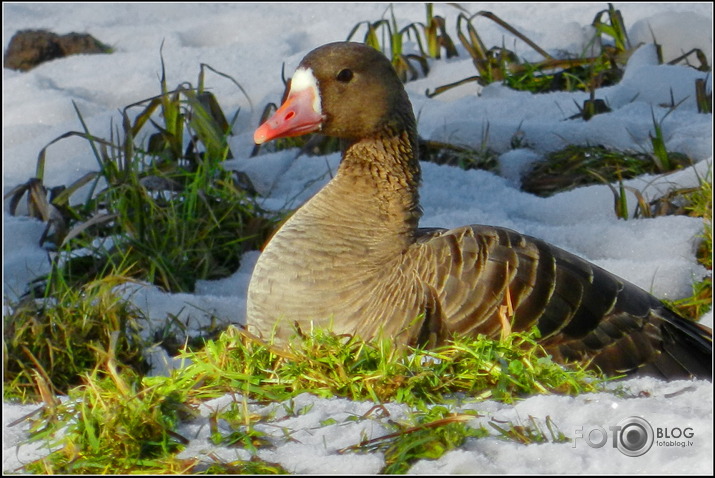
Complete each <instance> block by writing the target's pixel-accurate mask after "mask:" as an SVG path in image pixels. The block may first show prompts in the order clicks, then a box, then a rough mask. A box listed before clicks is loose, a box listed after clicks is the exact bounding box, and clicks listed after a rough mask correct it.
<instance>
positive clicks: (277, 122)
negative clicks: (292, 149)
mask: <svg viewBox="0 0 715 478" xmlns="http://www.w3.org/2000/svg"><path fill="white" fill-rule="evenodd" d="M316 94H317V93H316V90H315V88H304V89H302V90H300V91H296V92H293V91H291V92H290V94H289V95H288V98H286V100H285V102H284V103H283V104H282V105H281V107H280V108H278V110H277V111H276V112H275V113H273V116H271V117H270V118H268V120H267V121H266V122H265V123H263V124H262V125H261V126H259V127H258V129H257V130H256V132H255V133H253V141H255V142H256V144H263V143H265V142H266V141H270V140H272V139H276V138H289V137H292V136H300V135H303V134H307V133H312V132H315V131H318V130H319V129H320V127H321V124H322V122H323V115H322V114H320V112H316V111H315V107H314V104H315V99H316V96H315V95H316Z"/></svg>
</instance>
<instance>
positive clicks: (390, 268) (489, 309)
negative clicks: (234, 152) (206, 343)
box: [247, 43, 712, 378]
mask: <svg viewBox="0 0 715 478" xmlns="http://www.w3.org/2000/svg"><path fill="white" fill-rule="evenodd" d="M318 130H320V131H321V132H322V133H323V134H326V135H329V136H335V137H339V138H342V139H344V140H346V142H347V148H346V150H345V152H344V155H343V160H342V162H341V164H340V167H339V169H338V173H337V175H336V176H335V178H334V179H333V180H332V181H330V182H329V183H328V184H327V185H326V186H325V187H324V188H323V189H322V190H321V191H320V192H318V194H316V195H315V196H314V197H313V198H312V199H310V200H309V201H308V202H307V203H306V204H305V205H303V206H302V207H301V208H300V209H298V210H297V211H296V212H295V214H294V215H293V216H292V217H291V218H290V219H289V220H288V221H287V222H286V223H285V224H284V225H283V227H282V228H281V229H280V230H279V231H278V232H277V233H276V234H275V236H274V237H273V238H272V239H271V241H270V242H269V243H268V245H267V246H266V248H265V250H264V251H263V253H262V254H261V256H260V258H259V260H258V263H257V264H256V268H255V271H254V273H253V277H252V278H251V283H250V286H249V290H248V305H247V326H248V327H249V330H251V331H252V332H254V333H257V334H259V335H261V336H263V337H265V338H271V337H274V338H275V339H277V340H278V341H279V342H280V341H285V340H286V339H288V338H289V336H290V334H291V333H293V332H294V330H295V325H296V324H297V325H298V327H299V328H300V329H302V330H309V329H310V328H311V326H313V325H316V326H320V327H330V328H332V330H333V331H335V332H337V333H347V334H355V335H358V336H360V337H361V338H363V339H371V338H374V337H376V336H378V335H380V334H384V335H386V336H388V337H392V338H393V340H394V342H395V344H396V346H401V345H406V344H409V345H415V344H439V343H441V342H443V341H444V340H446V339H448V338H449V337H450V336H451V335H452V334H454V333H465V334H479V333H482V334H486V335H489V336H492V337H498V336H499V334H500V333H502V330H503V329H504V325H505V324H504V323H503V320H502V319H501V318H500V309H501V310H503V307H504V306H510V307H512V308H513V317H512V323H511V329H512V330H514V331H521V330H528V329H530V328H531V327H532V326H533V325H537V326H538V328H539V329H540V332H541V334H542V339H541V340H542V344H543V345H544V346H545V348H546V350H547V351H548V352H549V353H551V354H553V357H554V359H555V360H557V361H560V362H564V363H565V362H569V361H578V362H583V363H591V364H592V365H593V366H596V367H599V368H600V369H602V370H603V371H604V372H606V373H609V374H620V373H634V372H640V373H648V374H654V375H658V376H662V377H666V378H684V377H690V376H696V377H704V378H710V376H711V373H712V338H711V336H712V332H711V331H710V330H709V329H707V328H706V327H703V326H700V325H697V324H694V323H692V322H689V321H687V320H685V319H683V318H681V317H679V316H677V315H675V314H674V313H672V312H671V311H669V310H668V309H666V308H665V307H664V306H663V305H662V304H661V303H660V301H658V300H657V299H656V298H654V297H653V296H651V295H650V294H648V293H646V292H645V291H643V290H642V289H640V288H638V287H636V286H635V285H633V284H630V283H628V282H626V281H624V280H622V279H620V278H618V277H616V276H614V275H613V274H611V273H609V272H607V271H605V270H603V269H601V268H599V267H597V266H595V265H593V264H591V263H589V262H588V261H585V260H583V259H581V258H579V257H577V256H575V255H573V254H570V253H568V252H566V251H563V250H561V249H559V248H557V247H554V246H552V245H549V244H547V243H545V242H543V241H541V240H539V239H535V238H533V237H528V236H525V235H522V234H519V233H517V232H514V231H511V230H508V229H503V228H498V227H490V226H480V225H472V226H464V227H460V228H456V229H452V230H443V229H420V228H418V221H419V217H420V214H421V212H420V208H419V199H418V187H419V181H420V165H419V161H418V158H417V135H416V130H415V120H414V115H413V112H412V106H411V104H410V102H409V99H408V97H407V94H406V93H405V90H404V88H403V86H402V83H401V82H400V81H399V79H398V78H397V75H396V74H395V73H394V71H393V69H392V66H391V64H390V62H389V61H388V60H387V59H386V58H385V57H384V56H383V55H382V54H381V53H379V52H377V51H376V50H374V49H372V48H370V47H367V46H365V45H362V44H356V43H333V44H329V45H326V46H323V47H321V48H318V49H316V50H314V51H313V52H311V53H309V54H308V55H307V56H306V57H305V58H304V59H303V61H302V62H301V64H300V66H299V68H298V70H297V71H296V74H295V75H294V76H293V81H292V85H291V89H290V91H289V94H288V97H287V99H286V101H285V103H284V104H283V106H281V108H280V109H279V110H278V111H277V112H276V114H275V115H274V116H273V117H272V118H270V119H269V120H268V121H267V122H266V123H264V124H263V125H262V126H261V127H260V128H259V129H258V130H257V131H256V134H255V140H256V142H257V143H262V142H265V141H268V140H271V139H274V138H278V137H285V136H295V135H299V134H304V133H308V132H311V131H318Z"/></svg>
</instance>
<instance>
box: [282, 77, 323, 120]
mask: <svg viewBox="0 0 715 478" xmlns="http://www.w3.org/2000/svg"><path fill="white" fill-rule="evenodd" d="M308 88H312V90H313V93H314V95H313V96H314V98H315V99H314V100H313V112H314V113H315V114H318V115H321V116H322V114H323V112H322V106H321V104H320V90H319V89H318V80H317V79H316V78H315V75H313V70H311V69H310V68H302V67H301V68H298V69H297V70H295V73H294V74H293V78H291V80H290V91H289V92H288V96H290V95H292V94H294V93H297V92H300V91H303V90H305V89H308Z"/></svg>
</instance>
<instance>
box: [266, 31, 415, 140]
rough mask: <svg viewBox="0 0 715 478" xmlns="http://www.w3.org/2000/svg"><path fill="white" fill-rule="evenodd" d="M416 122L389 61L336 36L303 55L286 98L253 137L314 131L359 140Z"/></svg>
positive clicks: (279, 135)
mask: <svg viewBox="0 0 715 478" xmlns="http://www.w3.org/2000/svg"><path fill="white" fill-rule="evenodd" d="M413 124H414V117H413V116H412V106H411V105H410V102H409V99H408V97H407V94H406V93H405V90H404V88H403V86H402V83H401V82H400V79H399V78H398V77H397V74H396V73H395V71H394V69H393V67H392V65H391V63H390V61H389V60H388V59H387V58H386V57H385V56H384V55H383V54H382V53H380V52H378V51H377V50H375V49H374V48H372V47H369V46H367V45H364V44H362V43H352V42H338V43H330V44H327V45H324V46H321V47H319V48H317V49H315V50H313V51H312V52H310V53H309V54H308V55H307V56H306V57H305V58H304V59H303V60H302V62H301V63H300V65H299V66H298V68H297V70H296V72H295V74H294V75H293V77H292V79H291V82H290V86H289V90H288V94H287V96H286V99H285V101H284V103H283V104H282V105H281V107H280V108H279V109H278V110H277V111H276V112H275V113H274V114H273V116H271V118H269V119H268V120H267V121H266V122H265V123H263V124H262V125H261V126H260V127H259V128H258V129H257V130H256V132H255V134H254V141H255V142H256V143H257V144H262V143H265V142H267V141H270V140H273V139H276V138H285V137H291V136H300V135H304V134H307V133H312V132H321V133H322V134H325V135H327V136H334V137H337V138H341V139H346V140H348V141H357V140H360V139H363V138H369V137H372V136H376V135H378V134H380V132H381V131H384V130H386V129H387V130H392V131H400V130H404V129H405V128H409V127H411V126H412V125H413Z"/></svg>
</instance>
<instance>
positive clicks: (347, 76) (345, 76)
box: [335, 68, 353, 83]
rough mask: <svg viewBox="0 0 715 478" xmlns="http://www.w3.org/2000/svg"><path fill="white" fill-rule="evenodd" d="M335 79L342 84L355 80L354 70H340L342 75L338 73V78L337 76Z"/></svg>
mask: <svg viewBox="0 0 715 478" xmlns="http://www.w3.org/2000/svg"><path fill="white" fill-rule="evenodd" d="M335 78H336V79H337V80H338V81H340V82H342V83H347V82H348V81H350V80H352V79H353V72H352V70H348V69H347V68H346V69H344V70H340V73H338V76H336V77H335Z"/></svg>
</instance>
